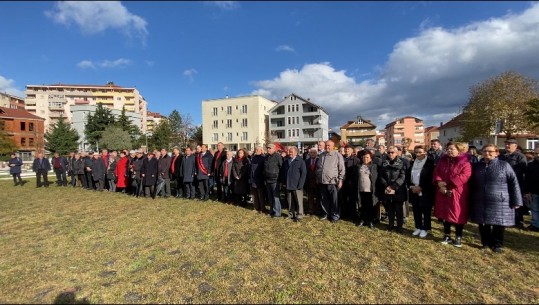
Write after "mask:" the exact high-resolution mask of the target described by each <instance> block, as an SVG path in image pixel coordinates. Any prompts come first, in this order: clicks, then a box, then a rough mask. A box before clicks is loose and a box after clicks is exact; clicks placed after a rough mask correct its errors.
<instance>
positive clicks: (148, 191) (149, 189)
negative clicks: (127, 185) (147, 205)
mask: <svg viewBox="0 0 539 305" xmlns="http://www.w3.org/2000/svg"><path fill="white" fill-rule="evenodd" d="M144 196H146V197H147V196H150V197H152V198H155V185H145V186H144Z"/></svg>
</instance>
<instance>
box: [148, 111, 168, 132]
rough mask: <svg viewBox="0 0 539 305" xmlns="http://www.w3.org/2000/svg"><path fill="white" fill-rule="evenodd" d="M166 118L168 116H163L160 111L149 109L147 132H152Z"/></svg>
mask: <svg viewBox="0 0 539 305" xmlns="http://www.w3.org/2000/svg"><path fill="white" fill-rule="evenodd" d="M164 118H166V117H164V116H162V115H161V114H160V113H158V112H151V111H148V116H147V117H146V125H147V132H148V133H152V132H153V130H154V129H155V127H156V126H157V125H159V123H160V122H161V120H162V119H164Z"/></svg>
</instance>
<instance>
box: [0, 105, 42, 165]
mask: <svg viewBox="0 0 539 305" xmlns="http://www.w3.org/2000/svg"><path fill="white" fill-rule="evenodd" d="M44 121H45V120H44V119H43V118H40V117H38V116H35V115H33V114H31V113H30V112H28V111H26V110H23V109H13V108H6V107H0V130H2V131H3V132H5V133H6V134H7V135H8V136H9V137H10V138H12V139H13V142H14V143H15V144H16V145H17V150H18V153H19V155H20V156H21V159H23V160H24V161H29V160H33V157H34V156H35V153H36V151H37V152H40V151H43V147H44V142H43V141H44V138H43V136H44V134H45V127H44Z"/></svg>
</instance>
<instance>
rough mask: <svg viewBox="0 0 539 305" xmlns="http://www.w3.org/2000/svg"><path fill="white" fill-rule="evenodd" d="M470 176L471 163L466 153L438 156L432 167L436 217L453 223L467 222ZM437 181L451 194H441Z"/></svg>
mask: <svg viewBox="0 0 539 305" xmlns="http://www.w3.org/2000/svg"><path fill="white" fill-rule="evenodd" d="M471 176H472V165H471V163H470V162H469V161H468V157H467V156H466V154H460V155H459V156H457V157H455V158H451V157H449V156H448V155H447V154H445V155H443V156H442V157H440V161H439V162H438V165H436V168H435V169H434V175H433V183H434V184H435V185H436V187H435V188H436V198H435V200H434V203H435V204H434V215H435V216H436V217H437V218H440V219H443V220H446V221H449V222H451V223H455V224H466V223H467V222H468V207H469V197H470V191H469V189H468V180H469V179H470V177H471ZM438 181H443V182H445V183H446V184H447V185H446V187H447V190H448V191H451V192H452V193H453V194H452V196H451V197H449V196H447V195H444V194H442V193H441V192H440V191H439V189H438Z"/></svg>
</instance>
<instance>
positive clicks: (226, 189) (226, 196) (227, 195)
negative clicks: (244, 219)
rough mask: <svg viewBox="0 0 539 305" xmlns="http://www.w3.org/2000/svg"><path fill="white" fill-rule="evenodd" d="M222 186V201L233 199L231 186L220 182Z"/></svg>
mask: <svg viewBox="0 0 539 305" xmlns="http://www.w3.org/2000/svg"><path fill="white" fill-rule="evenodd" d="M221 186H222V187H223V194H222V196H223V200H222V201H223V202H226V203H228V202H232V201H233V200H234V195H233V194H232V186H231V185H228V184H222V185H221Z"/></svg>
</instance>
